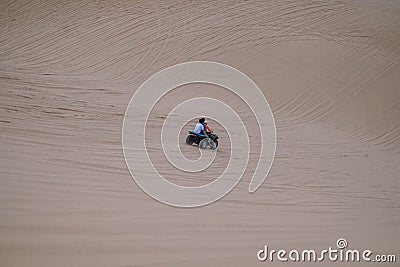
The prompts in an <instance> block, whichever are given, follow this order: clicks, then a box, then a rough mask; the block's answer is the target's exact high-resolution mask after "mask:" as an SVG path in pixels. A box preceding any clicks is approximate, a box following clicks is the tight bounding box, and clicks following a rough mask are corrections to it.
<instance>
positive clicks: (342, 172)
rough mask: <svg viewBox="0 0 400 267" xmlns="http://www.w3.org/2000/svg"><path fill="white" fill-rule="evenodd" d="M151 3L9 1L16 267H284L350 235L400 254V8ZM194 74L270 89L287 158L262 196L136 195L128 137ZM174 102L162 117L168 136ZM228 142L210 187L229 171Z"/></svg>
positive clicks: (5, 130)
mask: <svg viewBox="0 0 400 267" xmlns="http://www.w3.org/2000/svg"><path fill="white" fill-rule="evenodd" d="M133 2H134V1H43V0H42V1H35V0H34V1H8V0H4V1H1V2H0V176H1V178H0V265H1V266H262V265H268V266H276V265H279V264H278V262H274V263H270V262H267V263H260V262H258V261H257V258H256V252H257V251H258V250H259V249H260V248H261V247H262V246H263V245H264V244H268V245H269V246H270V247H271V248H273V249H279V248H284V249H291V248H297V249H312V248H314V249H325V248H328V247H329V246H332V247H335V242H336V240H337V239H338V238H339V237H343V238H346V239H347V241H348V243H349V247H350V248H359V249H366V248H368V249H371V250H373V251H375V252H376V253H391V254H394V253H398V252H399V250H400V243H399V240H400V211H399V207H400V187H399V186H400V185H399V173H400V172H399V171H400V138H399V134H400V119H399V118H400V88H399V85H400V65H399V62H400V16H399V14H400V2H399V1H386V0H376V1H326V2H325V1H290V0H288V1H243V2H240V1H200V3H198V2H197V1H142V2H139V1H135V3H133ZM192 60H212V61H218V62H222V63H225V64H228V65H231V66H233V67H235V68H237V69H239V70H241V71H243V72H244V73H246V74H247V75H248V76H249V77H251V78H252V79H253V80H254V81H255V82H256V83H257V84H258V86H259V87H260V88H261V90H262V91H263V93H264V94H265V96H266V98H267V99H268V101H269V104H270V105H271V108H272V111H273V113H274V116H275V121H276V126H277V137H278V139H277V152H276V158H275V161H274V164H273V167H272V169H271V172H270V174H269V176H268V179H267V180H266V182H265V183H264V184H263V186H262V187H261V188H260V189H259V190H258V191H257V192H256V193H255V194H248V192H247V187H248V183H249V181H250V177H251V171H250V172H248V173H247V174H246V175H245V177H244V179H243V180H242V181H241V182H240V183H239V185H238V186H237V187H236V188H235V189H234V190H233V191H232V192H231V193H230V194H229V195H227V196H226V197H225V198H224V199H222V200H221V201H218V202H217V203H215V204H213V205H210V206H206V207H203V208H199V209H178V208H172V207H169V206H165V205H163V204H160V203H158V202H156V201H154V200H153V199H151V198H150V197H148V196H147V195H145V194H144V193H143V192H142V191H141V190H140V188H139V187H138V186H137V185H136V184H135V183H134V182H133V180H132V179H131V177H130V175H129V172H128V170H127V168H126V165H125V162H124V157H123V153H122V145H121V131H122V130H121V128H122V121H123V114H124V112H125V109H126V107H127V105H128V102H129V99H130V98H131V97H132V95H133V93H134V91H135V90H136V89H137V88H138V86H139V85H140V84H141V83H142V82H143V81H145V80H146V79H147V78H148V77H149V76H150V75H152V74H154V73H155V72H157V71H159V70H161V69H163V68H164V67H167V66H170V65H173V64H176V63H181V62H186V61H192ZM207 90H209V91H207ZM184 92H185V94H186V95H182V94H179V96H180V97H182V96H187V97H193V96H197V95H209V94H211V95H212V96H213V97H218V96H220V97H222V96H223V94H224V93H223V92H220V93H217V92H219V91H218V90H212V89H210V88H203V89H202V88H199V87H195V86H194V87H188V88H187V90H184ZM176 97H178V95H177V96H176ZM182 98H184V97H182ZM223 98H224V99H227V101H228V102H229V101H233V103H235V101H236V100H235V99H233V98H232V99H231V98H230V97H229V95H228V96H226V97H225V96H224V97H223ZM168 99H169V100H168ZM173 99H176V98H173V97H169V98H168V96H166V98H165V99H164V102H161V103H160V106H159V109H158V110H156V111H155V113H154V116H153V117H151V119H150V121H149V124H148V128H149V129H150V130H149V133H150V135H152V136H153V137H154V138H155V139H156V137H157V134H156V133H157V131H159V128H160V125H161V123H162V122H163V118H164V117H163V116H165V114H167V113H168V111H169V110H170V109H171V108H172V107H171V105H172V104H173V103H172V102H173ZM168 101H172V102H168ZM231 103H232V102H231ZM174 104H176V100H175V102H174ZM234 107H235V109H236V110H237V111H238V112H239V113H240V112H242V113H244V114H246V112H248V110H247V109H246V107H245V105H243V104H241V103H237V104H236V105H235V106H234ZM157 112H158V113H157ZM249 123H250V124H251V117H249ZM250 126H251V125H250ZM253 126H254V125H253ZM191 127H193V125H191V126H190V127H189V128H191ZM216 127H217V126H216ZM250 128H251V127H250ZM220 130H221V134H222V135H223V132H222V129H220ZM253 138H254V140H256V139H257V138H256V136H253V137H252V140H253ZM223 140H225V141H226V138H225V139H223V138H222V139H221V145H222V147H221V151H219V152H218V153H220V154H219V155H218V157H219V159H220V161H218V162H216V163H215V164H216V167H215V168H213V169H211V170H208V172H206V174H205V175H204V176H203V177H201V176H198V177H197V178H198V179H203V180H199V181H201V183H204V182H205V180H207V178H208V177H211V174H213V173H214V172H217V171H216V170H218V168H222V167H221V166H220V165H224V164H226V162H227V160H228V158H229V153H228V152H229V144H226V142H225V143H224V142H223ZM224 146H225V148H224ZM223 148H224V149H223ZM183 152H184V153H185V154H191V153H192V154H193V153H194V154H193V155H191V156H194V157H195V156H196V153H198V151H197V150H196V149H195V148H193V149H188V147H184V151H183ZM157 153H158V154H157ZM150 154H151V156H152V159H153V160H155V161H156V165H157V167H159V168H160V172H164V173H166V174H167V175H168V174H170V176H171V177H172V178H171V179H175V180H176V181H177V183H184V184H191V183H193V184H197V183H198V180H197V179H192V178H193V177H188V175H185V174H180V175H179V174H178V175H176V174H173V173H172V171H176V170H171V167H170V166H169V165H168V163H167V162H166V161H165V158H164V157H163V156H162V154H161V150H160V147H159V146H156V145H153V149H152V150H151V151H150ZM191 156H190V155H189V157H191ZM255 160H256V158H255V157H254V155H252V156H251V162H250V165H251V164H253V166H254V164H255V163H256V161H255ZM218 164H219V165H218ZM205 177H206V178H205ZM399 256H400V255H398V258H399ZM364 264H365V263H364ZM364 264H362V263H360V264H359V266H364ZM300 265H302V264H296V266H300ZM332 265H334V266H340V265H341V263H335V264H332ZM382 265H383V264H380V265H379V266H382ZM384 265H385V266H396V265H395V264H384ZM304 266H308V265H307V264H304ZM369 266H374V264H373V263H371V264H369Z"/></svg>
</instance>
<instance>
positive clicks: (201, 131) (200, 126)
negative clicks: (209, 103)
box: [193, 118, 208, 137]
mask: <svg viewBox="0 0 400 267" xmlns="http://www.w3.org/2000/svg"><path fill="white" fill-rule="evenodd" d="M205 121H206V119H204V118H201V119H199V122H198V123H197V124H196V126H195V127H194V130H193V132H195V133H197V134H198V135H204V136H206V137H208V134H207V127H206V125H205V124H204V122H205Z"/></svg>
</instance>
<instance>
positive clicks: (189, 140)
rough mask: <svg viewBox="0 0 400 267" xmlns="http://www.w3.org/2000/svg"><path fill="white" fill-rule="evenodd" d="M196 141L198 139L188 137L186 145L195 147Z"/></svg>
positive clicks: (191, 136)
mask: <svg viewBox="0 0 400 267" xmlns="http://www.w3.org/2000/svg"><path fill="white" fill-rule="evenodd" d="M195 139H196V137H194V136H193V135H188V137H186V144H188V145H193V143H194V141H195Z"/></svg>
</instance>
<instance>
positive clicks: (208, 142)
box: [186, 131, 218, 149]
mask: <svg viewBox="0 0 400 267" xmlns="http://www.w3.org/2000/svg"><path fill="white" fill-rule="evenodd" d="M207 135H208V136H209V137H208V138H207V136H205V135H204V134H198V133H195V132H193V131H189V135H188V136H187V137H186V144H188V145H193V144H196V145H199V147H200V148H201V149H206V148H210V149H216V148H217V147H218V135H216V134H214V133H211V132H207Z"/></svg>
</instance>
